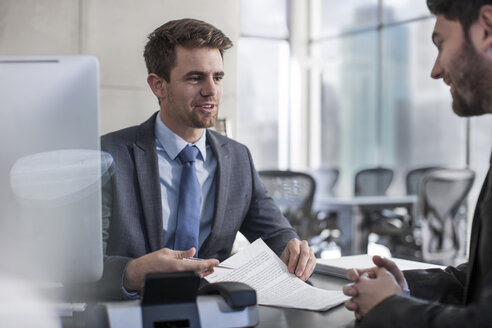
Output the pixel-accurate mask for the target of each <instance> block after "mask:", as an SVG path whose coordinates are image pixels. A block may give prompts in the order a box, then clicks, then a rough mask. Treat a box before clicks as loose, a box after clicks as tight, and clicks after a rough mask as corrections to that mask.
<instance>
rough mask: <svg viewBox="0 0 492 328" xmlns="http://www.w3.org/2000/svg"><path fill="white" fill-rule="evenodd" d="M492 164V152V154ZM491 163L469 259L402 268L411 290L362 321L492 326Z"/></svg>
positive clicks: (421, 325)
mask: <svg viewBox="0 0 492 328" xmlns="http://www.w3.org/2000/svg"><path fill="white" fill-rule="evenodd" d="M491 167H492V158H491ZM491 255H492V169H490V170H489V173H488V175H487V178H486V179H485V183H484V185H483V187H482V191H481V192H480V196H479V198H478V202H477V206H476V209H475V215H474V217H473V225H472V233H471V245H470V257H469V260H468V263H465V264H462V265H460V266H459V267H457V268H453V267H448V268H446V270H445V271H443V270H411V271H406V272H404V274H405V278H406V279H407V281H408V284H409V287H410V291H411V294H412V296H415V297H404V296H392V297H389V298H387V299H386V300H384V301H382V302H381V303H379V304H378V305H377V306H375V307H374V308H373V309H372V310H371V311H370V312H369V313H368V314H367V315H366V316H365V317H364V318H363V319H362V321H361V322H360V325H361V326H362V327H419V328H427V327H429V328H430V327H443V328H444V327H446V328H448V327H460V328H461V327H492V256H491Z"/></svg>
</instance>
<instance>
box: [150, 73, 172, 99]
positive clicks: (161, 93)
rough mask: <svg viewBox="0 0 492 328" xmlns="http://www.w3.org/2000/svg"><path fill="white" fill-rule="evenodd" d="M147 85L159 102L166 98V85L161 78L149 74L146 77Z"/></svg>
mask: <svg viewBox="0 0 492 328" xmlns="http://www.w3.org/2000/svg"><path fill="white" fill-rule="evenodd" d="M147 83H148V84H149V86H150V88H151V89H152V92H153V93H154V95H155V96H156V97H157V98H159V100H161V99H164V98H166V96H167V83H166V81H165V80H164V79H163V78H161V77H159V76H158V75H157V74H154V73H150V74H149V76H147Z"/></svg>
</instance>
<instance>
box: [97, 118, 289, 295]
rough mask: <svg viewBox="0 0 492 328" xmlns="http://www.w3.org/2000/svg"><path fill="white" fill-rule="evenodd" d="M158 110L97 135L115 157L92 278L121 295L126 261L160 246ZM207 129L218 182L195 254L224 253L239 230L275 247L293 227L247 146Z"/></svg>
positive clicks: (215, 255) (277, 249) (213, 255)
mask: <svg viewBox="0 0 492 328" xmlns="http://www.w3.org/2000/svg"><path fill="white" fill-rule="evenodd" d="M156 115H157V113H156V114H154V115H153V116H152V117H151V118H150V119H149V120H147V121H146V122H144V123H142V124H141V125H139V126H134V127H130V128H126V129H123V130H120V131H116V132H112V133H109V134H107V135H104V136H103V137H102V138H101V148H102V150H103V151H105V152H108V153H110V154H111V155H112V156H113V158H114V170H113V172H112V174H113V175H112V178H111V179H110V182H109V183H107V184H105V185H104V186H103V221H104V227H103V233H104V235H103V238H104V245H105V259H104V273H103V277H102V279H101V281H100V282H99V283H98V285H99V289H100V291H102V293H103V295H104V296H105V297H109V298H125V297H126V295H125V294H124V293H123V292H122V278H123V273H124V270H125V268H126V265H127V263H128V262H129V261H130V260H132V259H134V258H137V257H140V256H142V255H145V254H147V253H150V252H153V251H156V250H158V249H160V248H161V247H162V246H161V245H162V229H163V227H162V204H161V197H160V184H159V170H158V161H157V153H156V143H155V135H154V125H155V117H156ZM206 133H207V141H208V142H209V143H210V146H211V147H212V150H213V152H214V154H215V156H216V158H217V163H218V164H217V171H216V176H215V178H216V186H217V187H216V197H215V212H214V219H213V224H212V230H211V233H210V235H209V236H208V238H207V239H206V240H205V242H204V244H203V245H202V247H201V248H200V250H199V254H198V255H199V256H200V257H202V258H216V259H219V260H220V261H222V260H224V259H226V258H227V257H228V256H229V255H230V253H231V249H232V245H233V242H234V239H235V236H236V233H237V231H241V232H242V233H243V234H244V236H245V237H246V238H248V240H250V241H253V240H255V239H257V238H259V237H261V238H262V239H263V240H264V241H265V242H266V243H267V244H268V245H269V246H270V248H272V250H273V251H274V252H276V253H277V254H280V253H281V252H282V251H283V249H284V247H285V245H286V244H287V242H288V241H289V240H290V239H292V238H296V237H297V234H296V233H295V231H294V229H293V228H292V227H291V225H290V224H289V223H288V221H287V219H286V218H285V217H284V216H283V215H282V214H281V212H280V210H279V209H278V207H277V206H276V205H275V204H274V202H273V200H272V199H271V198H270V197H269V196H267V194H266V191H265V188H264V186H263V184H262V183H261V182H260V179H259V177H258V174H257V172H256V170H255V168H254V165H253V161H252V159H251V154H250V153H249V151H248V149H247V148H246V147H245V146H244V145H242V144H240V143H238V142H235V141H233V140H231V139H229V138H226V137H224V136H222V135H220V134H218V133H216V132H214V131H210V130H207V132H206Z"/></svg>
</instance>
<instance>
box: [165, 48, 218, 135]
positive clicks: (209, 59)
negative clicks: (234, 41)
mask: <svg viewBox="0 0 492 328" xmlns="http://www.w3.org/2000/svg"><path fill="white" fill-rule="evenodd" d="M175 50H176V65H175V67H174V68H173V69H172V70H171V74H170V81H169V83H168V82H165V81H164V86H165V92H164V94H165V97H164V99H161V117H162V120H163V121H164V123H166V125H167V126H168V127H169V128H170V129H171V130H173V131H174V132H175V133H176V134H178V135H180V136H181V137H183V138H185V136H189V135H190V133H197V131H198V132H199V133H200V134H201V130H202V129H204V128H209V127H211V126H213V125H214V124H215V121H216V119H217V114H218V111H219V105H220V99H221V96H222V83H221V82H222V78H223V76H224V71H223V65H222V56H221V55H220V52H219V50H218V49H214V48H191V49H190V48H184V47H181V46H178V47H176V49H175ZM185 139H186V138H185Z"/></svg>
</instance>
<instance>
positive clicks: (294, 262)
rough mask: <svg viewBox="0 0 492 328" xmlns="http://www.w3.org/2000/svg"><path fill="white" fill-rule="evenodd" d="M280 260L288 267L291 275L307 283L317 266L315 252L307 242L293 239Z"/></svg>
mask: <svg viewBox="0 0 492 328" xmlns="http://www.w3.org/2000/svg"><path fill="white" fill-rule="evenodd" d="M280 259H281V260H282V261H283V262H284V263H285V264H286V265H287V268H288V270H289V272H290V273H293V274H295V275H296V276H298V277H299V278H301V279H302V280H304V281H306V280H308V278H309V277H310V276H311V274H312V273H313V271H314V267H315V266H316V258H315V257H314V252H313V249H312V248H311V247H309V244H308V242H307V241H306V240H299V239H297V238H292V239H291V240H289V242H288V243H287V246H285V249H284V251H283V252H282V255H280Z"/></svg>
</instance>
